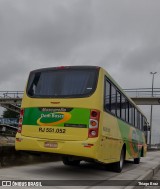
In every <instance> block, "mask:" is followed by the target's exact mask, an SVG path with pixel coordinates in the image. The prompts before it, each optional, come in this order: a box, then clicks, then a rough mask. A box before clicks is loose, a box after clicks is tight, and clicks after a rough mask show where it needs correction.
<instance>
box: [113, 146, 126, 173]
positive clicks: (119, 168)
mask: <svg viewBox="0 0 160 189" xmlns="http://www.w3.org/2000/svg"><path fill="white" fill-rule="evenodd" d="M124 160H125V151H124V148H122V150H121V155H120V161H118V162H116V163H114V171H115V172H117V173H120V172H121V171H122V169H123V165H124Z"/></svg>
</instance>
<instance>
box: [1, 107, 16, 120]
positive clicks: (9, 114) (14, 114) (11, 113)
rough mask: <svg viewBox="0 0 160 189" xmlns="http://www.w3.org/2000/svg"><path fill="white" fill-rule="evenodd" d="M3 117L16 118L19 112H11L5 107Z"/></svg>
mask: <svg viewBox="0 0 160 189" xmlns="http://www.w3.org/2000/svg"><path fill="white" fill-rule="evenodd" d="M2 117H3V118H18V117H19V114H18V113H17V112H13V111H11V110H7V109H5V110H4V111H3V114H2Z"/></svg>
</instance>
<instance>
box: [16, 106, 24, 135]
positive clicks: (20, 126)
mask: <svg viewBox="0 0 160 189" xmlns="http://www.w3.org/2000/svg"><path fill="white" fill-rule="evenodd" d="M23 116H24V109H21V110H20V116H19V123H18V131H17V132H18V133H21V132H22V123H23Z"/></svg>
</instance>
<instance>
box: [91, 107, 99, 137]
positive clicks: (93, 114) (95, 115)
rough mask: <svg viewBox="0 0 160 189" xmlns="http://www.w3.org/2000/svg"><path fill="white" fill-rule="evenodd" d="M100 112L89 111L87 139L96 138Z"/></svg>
mask: <svg viewBox="0 0 160 189" xmlns="http://www.w3.org/2000/svg"><path fill="white" fill-rule="evenodd" d="M99 117H100V112H99V111H98V110H91V112H90V119H89V130H88V137H89V138H94V137H98V128H99Z"/></svg>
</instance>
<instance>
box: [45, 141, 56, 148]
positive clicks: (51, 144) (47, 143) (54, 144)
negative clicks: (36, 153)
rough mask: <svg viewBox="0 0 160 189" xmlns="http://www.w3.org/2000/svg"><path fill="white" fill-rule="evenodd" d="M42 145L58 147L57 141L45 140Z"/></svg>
mask: <svg viewBox="0 0 160 189" xmlns="http://www.w3.org/2000/svg"><path fill="white" fill-rule="evenodd" d="M44 147H46V148H58V143H57V142H45V143H44Z"/></svg>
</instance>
